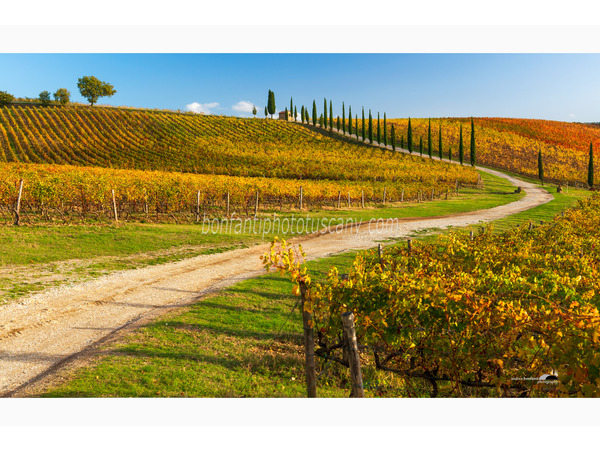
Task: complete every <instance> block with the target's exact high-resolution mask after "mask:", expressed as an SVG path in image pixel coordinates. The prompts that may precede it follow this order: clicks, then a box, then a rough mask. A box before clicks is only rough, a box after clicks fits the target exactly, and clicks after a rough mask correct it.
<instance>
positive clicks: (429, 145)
mask: <svg viewBox="0 0 600 450" xmlns="http://www.w3.org/2000/svg"><path fill="white" fill-rule="evenodd" d="M427 152H428V153H429V157H430V158H432V157H433V154H432V153H433V141H432V139H431V118H430V119H429V127H428V128H427Z"/></svg>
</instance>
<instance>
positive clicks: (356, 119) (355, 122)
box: [354, 114, 358, 141]
mask: <svg viewBox="0 0 600 450" xmlns="http://www.w3.org/2000/svg"><path fill="white" fill-rule="evenodd" d="M354 117H355V121H354V129H355V130H356V140H357V141H358V114H354Z"/></svg>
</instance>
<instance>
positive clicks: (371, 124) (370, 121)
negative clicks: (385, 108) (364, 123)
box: [369, 110, 373, 144]
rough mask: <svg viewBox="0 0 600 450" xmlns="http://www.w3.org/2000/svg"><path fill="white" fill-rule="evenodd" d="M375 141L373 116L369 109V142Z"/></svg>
mask: <svg viewBox="0 0 600 450" xmlns="http://www.w3.org/2000/svg"><path fill="white" fill-rule="evenodd" d="M372 143H373V116H372V115H371V110H369V144H372Z"/></svg>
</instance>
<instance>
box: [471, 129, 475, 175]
mask: <svg viewBox="0 0 600 450" xmlns="http://www.w3.org/2000/svg"><path fill="white" fill-rule="evenodd" d="M471 165H472V166H473V167H474V166H475V123H474V122H473V118H472V117H471Z"/></svg>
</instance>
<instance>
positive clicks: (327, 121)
mask: <svg viewBox="0 0 600 450" xmlns="http://www.w3.org/2000/svg"><path fill="white" fill-rule="evenodd" d="M328 109H329V114H327V113H328ZM292 110H293V111H294V117H297V114H296V109H295V107H294V106H293V102H292V100H291V99H290V112H291V111H292ZM269 112H270V110H269ZM286 112H287V109H286ZM300 115H301V120H302V122H303V123H304V122H306V123H310V118H309V115H308V111H307V109H306V108H305V107H304V106H302V108H301V111H300ZM321 119H322V125H323V126H324V127H325V128H327V127H329V129H331V130H332V129H333V126H334V119H333V104H332V101H331V100H329V108H328V105H327V99H323V114H322V117H321ZM318 121H319V119H318V118H317V105H316V102H315V101H313V107H312V124H313V125H316V124H317V122H318ZM365 122H366V121H365V108H364V107H363V108H362V121H361V125H362V127H361V130H360V131H361V135H362V140H363V141H365V140H366V139H367V137H368V139H369V142H371V143H373V142H374V130H373V116H372V113H371V110H369V120H368V126H367V128H366V129H365ZM336 124H337V130H338V131H340V117H339V116H338V117H337V120H336ZM347 129H348V133H349V134H350V135H352V134H353V133H355V134H356V138H357V139H359V136H358V135H359V128H358V115H357V116H355V125H354V127H352V107H351V106H350V107H349V108H348V127H347ZM341 130H342V132H343V133H344V134H346V105H345V103H343V102H342V120H341ZM382 131H383V144H384V145H385V146H386V147H387V145H388V132H387V116H386V113H383V130H382V129H381V121H380V114H379V113H377V130H376V133H377V134H376V136H377V142H378V143H381V138H382ZM390 134H391V135H390V140H391V145H392V149H393V150H396V144H397V141H396V129H395V127H394V125H392V126H391V133H390ZM406 140H407V142H406V143H407V149H408V151H409V152H410V153H412V152H413V151H414V139H413V131H412V124H411V119H410V117H409V118H408V130H407V136H406ZM400 147H401V148H404V136H402V137H401V140H400ZM427 150H428V156H429V158H433V140H432V134H431V119H429V125H428V129H427ZM419 151H420V154H421V155H423V137H422V136H421V137H420V139H419ZM438 156H439V158H440V160H441V159H443V157H444V152H443V143H442V127H441V126H440V128H439V133H438ZM448 160H452V149H451V148H450V147H448ZM464 160H465V151H464V144H463V126H462V124H461V125H460V131H459V143H458V161H459V162H460V164H464ZM469 162H470V163H471V166H475V162H476V145H475V123H474V121H473V118H471V142H470V154H469ZM538 177H539V179H540V181H541V182H542V185H543V184H544V163H543V156H542V150H541V149H540V150H539V153H538ZM588 186H589V187H590V188H593V187H594V151H593V144H592V143H590V153H589V162H588Z"/></svg>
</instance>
